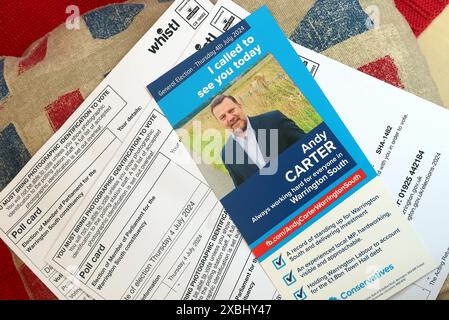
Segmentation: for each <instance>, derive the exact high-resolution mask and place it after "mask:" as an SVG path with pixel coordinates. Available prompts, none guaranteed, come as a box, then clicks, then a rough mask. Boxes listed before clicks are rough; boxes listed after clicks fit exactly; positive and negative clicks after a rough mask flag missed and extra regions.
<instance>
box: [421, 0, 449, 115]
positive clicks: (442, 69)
mask: <svg viewBox="0 0 449 320" xmlns="http://www.w3.org/2000/svg"><path fill="white" fill-rule="evenodd" d="M418 44H419V47H420V48H421V51H422V52H423V54H424V56H425V58H426V60H427V63H428V65H429V68H430V74H431V75H432V77H433V79H434V80H435V83H436V85H437V87H438V89H439V91H440V95H441V98H442V100H443V103H444V105H445V106H446V107H448V108H449V6H448V7H446V9H445V10H444V11H443V12H442V13H441V14H440V15H439V16H438V17H437V18H436V19H435V20H434V21H433V22H432V23H431V24H430V26H429V27H428V28H427V29H426V30H425V31H424V32H423V33H422V34H421V35H420V36H419V38H418Z"/></svg>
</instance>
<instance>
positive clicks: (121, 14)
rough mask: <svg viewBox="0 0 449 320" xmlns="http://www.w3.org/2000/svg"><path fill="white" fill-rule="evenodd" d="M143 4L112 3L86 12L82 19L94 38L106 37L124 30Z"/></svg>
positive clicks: (141, 8)
mask: <svg viewBox="0 0 449 320" xmlns="http://www.w3.org/2000/svg"><path fill="white" fill-rule="evenodd" d="M143 8H144V5H143V4H114V5H110V6H107V7H104V8H101V9H97V10H95V11H92V12H89V13H86V14H85V15H84V16H83V19H84V21H85V22H86V24H87V27H88V28H89V31H90V33H91V34H92V36H93V37H94V38H95V39H108V38H110V37H112V36H115V35H116V34H118V33H120V32H122V31H124V30H126V29H127V28H128V27H129V25H130V24H131V22H132V21H133V19H134V17H135V16H136V15H138V14H139V12H140V11H142V10H143Z"/></svg>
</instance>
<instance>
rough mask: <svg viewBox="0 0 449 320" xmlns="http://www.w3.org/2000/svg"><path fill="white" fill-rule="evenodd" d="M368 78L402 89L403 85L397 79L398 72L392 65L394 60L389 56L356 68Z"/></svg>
mask: <svg viewBox="0 0 449 320" xmlns="http://www.w3.org/2000/svg"><path fill="white" fill-rule="evenodd" d="M358 70H359V71H362V72H364V73H366V74H369V75H370V76H372V77H374V78H377V79H379V80H382V81H384V82H386V83H389V84H391V85H393V86H395V87H398V88H401V89H404V84H403V83H402V81H401V78H400V77H399V71H398V68H397V67H396V64H395V63H394V60H393V58H392V57H390V56H385V57H383V58H380V59H378V60H376V61H373V62H370V63H368V64H365V65H364V66H361V67H360V68H358Z"/></svg>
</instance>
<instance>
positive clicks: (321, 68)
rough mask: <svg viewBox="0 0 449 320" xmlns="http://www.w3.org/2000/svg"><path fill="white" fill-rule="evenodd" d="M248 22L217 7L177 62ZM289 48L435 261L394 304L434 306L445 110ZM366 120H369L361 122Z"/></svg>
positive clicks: (444, 266) (438, 282) (439, 272)
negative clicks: (415, 301)
mask: <svg viewBox="0 0 449 320" xmlns="http://www.w3.org/2000/svg"><path fill="white" fill-rule="evenodd" d="M248 15H249V12H247V11H246V10H245V9H243V8H242V7H240V6H239V5H237V4H236V3H234V2H233V1H230V0H219V1H217V3H216V4H215V7H214V9H213V10H212V11H211V12H210V14H209V16H208V17H207V19H206V20H205V21H204V23H203V25H202V26H201V28H199V29H198V31H197V33H196V34H195V36H194V37H193V39H192V41H191V43H190V44H189V46H188V47H187V49H186V50H185V51H184V53H183V54H182V58H181V59H180V60H179V61H183V60H185V59H186V58H188V57H189V56H190V55H192V54H193V53H195V52H196V51H197V50H199V49H201V48H202V47H203V46H205V45H208V44H210V43H212V42H213V41H214V40H215V39H216V38H217V37H218V36H219V35H221V34H222V33H223V32H225V31H227V30H228V29H229V28H231V27H233V26H234V25H236V24H237V23H239V22H240V21H241V20H242V19H244V18H246V17H247V16H248ZM292 46H293V48H294V49H295V51H296V52H297V53H298V55H299V57H300V59H301V60H302V61H303V63H304V65H305V66H306V67H307V69H308V70H309V72H310V73H311V74H312V76H313V77H314V79H315V80H316V81H317V83H318V84H319V86H320V87H321V89H322V90H323V92H325V93H326V96H327V97H328V98H329V99H330V100H331V101H332V103H333V106H334V108H335V110H336V111H337V112H338V114H339V115H340V117H341V118H342V120H343V122H344V123H345V124H346V125H347V127H348V129H349V131H350V132H351V133H352V135H353V136H354V138H355V139H356V141H357V142H358V143H359V145H360V146H361V148H362V150H363V151H364V152H365V155H366V156H367V157H368V160H370V162H371V163H372V165H373V167H374V168H375V170H376V171H377V173H378V175H380V176H382V179H383V181H384V182H385V184H386V186H387V188H388V189H389V190H390V193H391V194H392V195H394V196H396V203H397V205H398V206H399V208H400V210H401V212H402V213H403V215H404V216H405V217H406V218H407V220H408V221H410V222H411V224H412V227H413V229H414V230H415V231H416V234H417V235H418V236H419V237H420V239H421V240H422V241H423V243H424V245H425V246H426V248H427V249H429V251H430V253H431V254H432V255H433V257H434V258H435V259H437V261H439V265H438V267H437V269H435V270H433V271H432V272H431V273H429V274H428V275H426V276H425V277H423V278H422V279H420V280H418V281H417V282H414V283H413V285H411V286H409V287H407V288H406V289H404V290H402V291H401V292H399V293H398V294H396V295H394V296H392V297H391V299H422V300H426V299H427V300H432V299H436V297H437V296H438V294H439V291H440V289H441V287H442V285H443V283H444V281H445V279H446V277H447V274H448V272H449V264H448V263H447V259H448V256H449V237H448V235H447V230H446V229H447V228H446V226H447V225H448V224H449V215H447V214H446V213H445V212H444V211H443V210H441V209H440V208H442V207H444V206H445V201H446V200H445V198H444V197H442V196H441V194H444V192H445V190H446V178H445V177H447V176H448V175H449V159H448V157H447V155H448V154H449V145H447V143H446V142H445V141H446V140H445V139H446V137H447V135H448V133H447V130H446V131H445V129H444V128H445V126H446V123H448V122H449V112H448V110H445V109H444V108H442V107H440V106H437V105H435V104H433V103H431V102H429V101H426V100H424V99H421V98H419V97H416V96H414V95H412V94H411V93H408V92H406V91H404V90H401V89H399V88H396V87H394V86H392V85H389V84H386V83H385V82H383V81H380V80H378V79H376V78H374V77H371V76H369V75H367V74H365V73H363V72H361V71H358V70H356V69H353V68H350V67H348V66H346V65H344V64H342V63H340V62H337V61H335V60H332V59H330V58H327V57H326V56H324V55H322V54H319V53H316V52H314V51H312V50H309V49H307V48H305V47H302V46H300V45H298V44H296V43H293V42H292ZM342 80H343V81H342ZM361 106H362V107H361ZM387 115H388V116H387ZM367 118H369V119H370V121H363V120H364V119H367ZM417 127H419V128H420V130H416V129H415V128H417ZM421 155H423V156H421ZM404 164H408V165H404Z"/></svg>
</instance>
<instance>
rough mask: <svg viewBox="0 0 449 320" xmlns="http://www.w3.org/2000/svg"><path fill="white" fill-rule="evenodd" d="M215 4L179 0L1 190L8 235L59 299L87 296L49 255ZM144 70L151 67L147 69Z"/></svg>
mask: <svg viewBox="0 0 449 320" xmlns="http://www.w3.org/2000/svg"><path fill="white" fill-rule="evenodd" d="M211 9H212V4H211V3H210V2H209V1H206V0H176V1H175V2H174V3H173V4H172V5H171V6H170V8H169V9H168V10H167V11H166V12H165V13H164V14H163V15H162V16H161V18H160V19H159V20H158V21H157V22H156V23H155V25H154V26H153V27H152V28H151V29H150V30H149V31H148V32H147V33H146V34H145V35H144V36H143V37H142V38H141V39H140V40H139V42H138V43H137V44H136V45H135V46H134V47H133V49H132V50H131V51H130V52H129V53H128V54H127V55H126V56H125V57H124V58H123V59H122V61H121V62H120V63H119V64H118V65H117V66H116V67H115V68H114V69H113V70H112V71H111V72H110V73H109V75H108V76H107V77H106V78H105V79H104V80H103V81H102V82H101V84H100V85H99V86H98V87H97V88H96V89H95V90H94V91H93V92H92V94H91V95H90V96H89V97H88V98H87V99H86V100H85V101H84V103H83V104H82V105H81V106H80V107H79V108H78V109H77V111H76V112H75V113H74V114H73V115H72V116H71V117H70V118H69V120H67V122H66V123H65V124H64V125H63V126H62V127H61V129H60V130H58V132H56V134H55V135H53V137H52V138H51V139H50V140H49V141H48V142H47V143H46V144H45V145H44V146H43V147H42V148H41V149H40V150H39V151H38V152H37V153H36V154H35V156H34V157H33V158H32V159H31V160H30V161H29V162H28V163H27V164H26V166H25V167H24V168H23V169H22V171H20V173H19V174H18V175H17V176H16V177H15V178H14V179H13V180H12V181H11V182H10V183H9V185H8V186H7V187H6V188H5V189H4V190H3V191H2V192H1V194H0V230H1V238H2V240H4V241H5V242H6V243H7V245H8V246H9V247H10V248H11V249H12V250H13V251H14V252H15V253H16V254H17V255H18V256H19V257H20V258H21V259H22V260H23V261H24V262H25V263H26V264H27V265H28V266H29V267H30V268H31V270H32V271H33V272H34V273H35V274H36V275H37V276H38V277H39V278H40V279H41V280H42V281H43V282H44V283H45V284H46V285H47V286H48V287H49V288H50V290H51V291H52V292H53V293H54V294H55V295H56V296H57V297H58V298H60V299H81V298H84V297H87V295H86V294H85V293H84V292H82V290H80V289H79V288H77V287H76V286H75V285H74V281H71V280H70V279H66V278H64V277H63V276H62V275H61V274H60V273H59V272H57V271H55V270H54V269H53V268H52V267H51V266H49V265H48V264H47V263H46V262H45V261H44V257H45V255H46V254H47V252H48V250H49V249H50V247H51V245H52V244H53V243H54V240H55V239H56V237H57V236H58V234H59V233H60V231H61V230H62V227H63V226H64V225H65V224H66V222H67V221H68V220H69V218H70V217H71V215H72V214H73V213H74V212H75V209H76V207H77V206H78V205H79V204H80V203H81V201H82V199H83V198H84V197H85V195H86V194H87V192H88V190H89V189H90V187H91V186H92V184H93V183H94V182H95V180H96V179H97V178H98V177H99V175H100V173H101V172H102V171H103V169H104V168H105V167H106V165H107V164H108V163H109V161H110V159H111V157H112V155H113V154H114V153H115V152H116V150H117V149H118V148H119V147H120V146H121V145H122V142H123V141H124V140H125V137H126V136H127V134H128V132H129V131H130V130H131V128H132V127H133V126H134V125H135V123H136V120H137V119H138V118H139V117H140V115H141V114H142V111H143V109H145V108H146V107H147V105H148V103H149V102H150V100H152V98H151V96H150V95H149V94H148V92H147V91H146V90H145V84H146V83H147V82H148V80H149V79H155V78H157V77H158V76H159V75H161V74H162V73H164V72H165V71H166V70H167V69H169V67H171V66H173V65H174V64H175V62H176V60H177V58H178V57H179V48H180V47H181V48H185V47H186V46H187V44H188V43H189V42H190V40H191V38H192V37H193V35H194V33H195V31H196V30H197V29H198V27H199V26H200V25H201V24H202V23H203V21H204V20H205V19H206V18H207V16H208V15H209V12H210V10H211ZM142 70H145V72H142Z"/></svg>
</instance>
